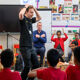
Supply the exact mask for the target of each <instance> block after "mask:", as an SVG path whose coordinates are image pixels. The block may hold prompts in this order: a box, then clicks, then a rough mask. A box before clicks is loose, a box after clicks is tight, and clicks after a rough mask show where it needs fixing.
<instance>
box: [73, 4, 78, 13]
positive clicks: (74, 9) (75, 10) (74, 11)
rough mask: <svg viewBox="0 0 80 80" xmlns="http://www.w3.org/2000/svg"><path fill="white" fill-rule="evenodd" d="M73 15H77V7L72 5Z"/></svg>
mask: <svg viewBox="0 0 80 80" xmlns="http://www.w3.org/2000/svg"><path fill="white" fill-rule="evenodd" d="M73 13H75V14H78V5H73Z"/></svg>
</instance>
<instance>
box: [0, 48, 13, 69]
mask: <svg viewBox="0 0 80 80" xmlns="http://www.w3.org/2000/svg"><path fill="white" fill-rule="evenodd" d="M13 59H14V55H13V51H12V50H10V49H6V50H3V51H2V52H1V64H2V65H3V67H4V68H10V67H11V65H12V64H13Z"/></svg>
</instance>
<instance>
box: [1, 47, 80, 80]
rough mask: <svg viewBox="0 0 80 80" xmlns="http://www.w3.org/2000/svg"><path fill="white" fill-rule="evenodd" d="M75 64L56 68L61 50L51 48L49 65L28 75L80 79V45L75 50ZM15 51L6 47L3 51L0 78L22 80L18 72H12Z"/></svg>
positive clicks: (53, 79) (56, 79)
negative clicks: (64, 69)
mask: <svg viewBox="0 0 80 80" xmlns="http://www.w3.org/2000/svg"><path fill="white" fill-rule="evenodd" d="M73 54H74V64H75V65H74V66H73V65H69V66H68V68H67V69H66V71H65V72H64V71H61V70H60V69H58V68H56V65H57V64H58V62H59V60H60V55H59V52H58V51H57V50H56V49H50V50H49V51H48V52H47V64H48V67H40V68H38V69H34V70H32V71H30V72H29V73H28V77H37V78H38V79H41V80H80V76H79V75H80V47H76V48H75V49H74V51H73ZM13 62H14V55H13V51H11V50H10V49H6V50H4V51H2V53H1V64H2V65H3V67H4V68H3V70H2V71H1V72H0V80H22V79H21V76H20V74H19V73H18V72H12V71H11V69H10V68H11V66H12V65H13V64H14V63H13Z"/></svg>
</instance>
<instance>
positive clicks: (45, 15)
mask: <svg viewBox="0 0 80 80" xmlns="http://www.w3.org/2000/svg"><path fill="white" fill-rule="evenodd" d="M38 12H39V14H40V16H41V18H42V19H41V21H40V22H42V30H44V31H45V32H46V34H47V42H48V43H49V42H51V10H40V11H38ZM36 29H37V23H35V24H33V31H34V30H36Z"/></svg>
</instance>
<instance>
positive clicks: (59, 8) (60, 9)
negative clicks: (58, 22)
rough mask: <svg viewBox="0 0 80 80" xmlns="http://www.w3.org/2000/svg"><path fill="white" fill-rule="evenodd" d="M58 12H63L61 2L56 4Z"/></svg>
mask: <svg viewBox="0 0 80 80" xmlns="http://www.w3.org/2000/svg"><path fill="white" fill-rule="evenodd" d="M58 12H59V13H64V6H63V5H62V4H59V5H58Z"/></svg>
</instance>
